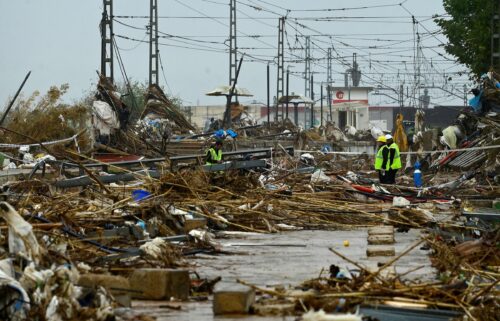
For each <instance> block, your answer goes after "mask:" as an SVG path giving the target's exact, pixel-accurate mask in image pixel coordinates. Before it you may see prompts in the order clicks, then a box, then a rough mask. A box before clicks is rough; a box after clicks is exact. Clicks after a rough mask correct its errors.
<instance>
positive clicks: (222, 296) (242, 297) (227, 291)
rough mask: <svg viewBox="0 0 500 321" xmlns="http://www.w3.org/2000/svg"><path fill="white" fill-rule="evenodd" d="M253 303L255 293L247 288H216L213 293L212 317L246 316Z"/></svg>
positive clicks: (232, 285)
mask: <svg viewBox="0 0 500 321" xmlns="http://www.w3.org/2000/svg"><path fill="white" fill-rule="evenodd" d="M254 302H255V291H254V290H253V289H252V288H250V287H247V286H243V285H240V284H231V285H226V286H224V287H216V289H215V291H214V302H213V312H214V315H222V314H248V312H249V311H250V307H251V306H252V305H253V304H254Z"/></svg>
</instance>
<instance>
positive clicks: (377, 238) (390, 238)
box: [368, 234, 394, 245]
mask: <svg viewBox="0 0 500 321" xmlns="http://www.w3.org/2000/svg"><path fill="white" fill-rule="evenodd" d="M368 244H370V245H384V244H394V235H393V234H375V235H369V236H368Z"/></svg>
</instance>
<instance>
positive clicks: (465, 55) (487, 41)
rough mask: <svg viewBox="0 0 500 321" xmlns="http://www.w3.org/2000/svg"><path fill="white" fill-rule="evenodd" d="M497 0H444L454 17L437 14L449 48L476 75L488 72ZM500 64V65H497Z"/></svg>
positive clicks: (448, 10) (447, 9)
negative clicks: (492, 26) (492, 22)
mask: <svg viewBox="0 0 500 321" xmlns="http://www.w3.org/2000/svg"><path fill="white" fill-rule="evenodd" d="M497 2H498V1H493V0H443V6H444V9H445V11H446V12H447V13H448V14H449V15H450V16H451V18H435V19H434V21H435V22H436V23H437V25H438V26H439V27H441V29H442V31H443V33H444V35H445V36H446V37H447V38H448V41H449V42H448V44H446V45H445V50H446V52H448V53H449V54H451V55H453V56H455V57H456V58H457V60H458V61H459V62H460V63H462V64H464V65H466V66H468V67H469V68H470V69H471V71H472V73H474V74H475V76H479V75H481V74H482V73H484V72H487V71H488V69H489V68H490V61H491V31H492V30H491V21H492V18H493V15H494V14H495V12H497V10H496V3H497ZM496 67H500V66H496Z"/></svg>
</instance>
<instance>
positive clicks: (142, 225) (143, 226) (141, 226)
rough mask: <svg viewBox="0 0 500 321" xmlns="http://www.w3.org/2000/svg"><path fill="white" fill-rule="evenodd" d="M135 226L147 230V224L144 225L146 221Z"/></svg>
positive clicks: (138, 222)
mask: <svg viewBox="0 0 500 321" xmlns="http://www.w3.org/2000/svg"><path fill="white" fill-rule="evenodd" d="M135 225H137V226H139V227H140V228H142V229H143V230H145V229H146V223H144V221H137V223H135Z"/></svg>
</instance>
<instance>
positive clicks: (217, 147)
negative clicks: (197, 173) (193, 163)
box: [206, 140, 222, 165]
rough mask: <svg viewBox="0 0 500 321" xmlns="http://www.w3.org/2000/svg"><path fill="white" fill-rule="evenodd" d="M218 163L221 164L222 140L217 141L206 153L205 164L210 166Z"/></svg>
mask: <svg viewBox="0 0 500 321" xmlns="http://www.w3.org/2000/svg"><path fill="white" fill-rule="evenodd" d="M220 163H222V140H217V141H216V142H215V144H214V145H213V146H212V147H210V149H209V150H208V151H207V155H206V164H207V165H212V164H220Z"/></svg>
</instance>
